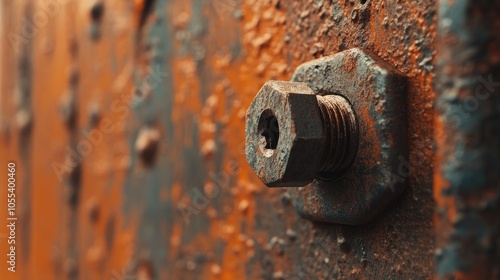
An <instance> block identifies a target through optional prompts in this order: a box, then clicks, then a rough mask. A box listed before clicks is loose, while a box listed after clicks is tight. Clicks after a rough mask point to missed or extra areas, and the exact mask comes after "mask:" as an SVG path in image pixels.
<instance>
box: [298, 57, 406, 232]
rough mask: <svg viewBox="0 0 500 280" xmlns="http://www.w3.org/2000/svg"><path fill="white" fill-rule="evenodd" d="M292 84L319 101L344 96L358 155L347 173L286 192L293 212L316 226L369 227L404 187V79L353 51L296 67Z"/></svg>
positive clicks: (383, 63) (374, 58)
mask: <svg viewBox="0 0 500 280" xmlns="http://www.w3.org/2000/svg"><path fill="white" fill-rule="evenodd" d="M292 81H295V82H305V83H307V84H308V85H309V86H310V87H311V89H312V90H313V91H314V92H316V93H317V94H320V95H325V96H328V95H332V94H339V95H342V96H344V97H345V98H346V99H347V100H348V101H349V102H350V103H351V104H352V107H353V110H354V111H355V112H356V116H357V123H358V127H359V147H358V150H357V155H356V158H355V159H354V163H353V165H352V166H351V167H350V168H349V169H348V171H347V173H346V174H344V176H342V177H341V178H338V179H337V180H334V181H325V180H315V181H314V182H312V183H311V184H310V185H307V186H305V187H303V188H299V189H293V190H290V193H291V194H292V197H293V199H294V205H295V208H296V209H297V211H298V212H299V214H300V215H301V216H302V217H305V218H308V219H311V220H314V221H322V222H330V223H340V224H350V225H355V224H361V223H365V222H367V221H369V220H370V219H372V218H373V217H375V216H376V215H377V214H378V213H380V212H381V211H382V210H383V209H385V208H386V207H387V206H388V205H389V203H391V202H392V201H394V200H395V199H396V198H398V197H399V196H400V195H401V193H402V192H403V191H404V190H405V188H406V185H407V181H406V179H405V178H403V177H402V176H401V175H399V174H400V171H399V170H398V169H400V168H401V164H402V163H401V160H400V158H407V156H408V140H407V110H406V106H407V105H406V90H407V89H406V78H405V77H404V76H403V75H402V74H401V73H399V72H398V71H397V70H395V69H394V68H393V67H392V66H390V65H389V64H387V63H386V62H384V61H383V60H382V59H380V58H378V57H377V56H376V55H374V54H372V53H370V52H368V51H366V50H362V49H351V50H348V51H344V52H341V53H338V54H336V55H333V56H330V57H325V58H321V59H317V60H314V61H311V62H308V63H305V64H303V65H301V66H299V67H298V68H297V70H296V71H295V73H294V75H293V77H292Z"/></svg>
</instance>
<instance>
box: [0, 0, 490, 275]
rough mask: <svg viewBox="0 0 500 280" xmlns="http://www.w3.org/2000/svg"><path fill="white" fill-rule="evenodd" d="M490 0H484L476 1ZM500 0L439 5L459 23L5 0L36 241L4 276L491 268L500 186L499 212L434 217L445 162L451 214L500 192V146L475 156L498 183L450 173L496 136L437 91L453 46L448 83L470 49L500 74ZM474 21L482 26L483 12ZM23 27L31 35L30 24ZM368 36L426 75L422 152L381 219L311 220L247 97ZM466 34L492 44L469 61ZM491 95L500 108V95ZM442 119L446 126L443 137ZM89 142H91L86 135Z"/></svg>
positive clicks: (174, 2)
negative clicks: (261, 171) (277, 167)
mask: <svg viewBox="0 0 500 280" xmlns="http://www.w3.org/2000/svg"><path fill="white" fill-rule="evenodd" d="M476 2H477V3H479V4H477V5H478V6H477V7H479V8H477V9H472V10H469V9H468V8H464V6H463V5H465V7H469V6H472V7H475V6H476V4H474V3H476ZM497 3H498V1H474V2H473V1H445V0H443V1H440V4H439V5H441V6H443V7H445V8H444V9H443V11H442V12H441V13H444V14H446V12H447V11H450V12H451V13H452V14H454V15H456V13H453V9H454V8H457V9H459V12H460V13H459V15H461V16H459V17H457V18H456V19H453V20H452V24H451V25H450V22H449V21H448V22H443V20H442V19H440V20H438V14H437V10H438V5H437V4H436V3H435V1H430V0H424V1H397V0H386V1H376V0H367V1H366V0H360V1H354V0H340V1H321V0H308V1H277V0H245V1H236V0H211V1H201V0H199V1H196V0H170V1H163V0H134V1H132V0H127V1H123V0H108V1H104V2H103V7H95V6H94V8H92V7H93V5H94V1H76V0H39V1H35V0H16V1H8V0H3V2H2V4H3V14H2V15H1V21H2V24H3V26H2V28H3V34H4V38H2V44H3V46H2V48H1V50H2V53H1V57H2V60H1V61H2V65H1V67H2V76H1V79H2V82H1V95H0V106H1V109H0V155H1V162H0V165H1V166H5V165H6V162H7V161H9V160H14V161H15V162H16V163H17V166H18V168H17V169H18V171H17V176H18V181H19V184H18V188H17V193H18V197H19V201H18V209H19V210H18V212H19V227H18V229H17V238H18V240H19V245H18V249H17V250H18V259H17V260H18V272H16V273H15V274H14V276H13V275H12V274H9V273H8V272H7V271H6V270H5V269H4V268H3V267H4V265H5V263H4V261H2V262H1V263H2V269H1V270H0V278H2V279H40V280H45V279H47V280H50V279H127V280H128V279H245V278H247V279H273V278H278V279H279V278H280V277H281V278H285V279H357V278H362V279H427V278H431V277H433V275H435V274H436V272H437V275H440V276H442V277H447V276H450V275H462V276H464V278H467V277H468V278H469V279H475V278H474V274H473V273H474V271H478V272H477V273H478V274H476V276H477V275H480V276H488V274H487V272H485V270H486V269H490V270H489V271H497V272H498V269H499V267H498V266H499V263H500V262H498V248H499V245H498V231H495V230H498V226H493V224H494V223H497V222H498V218H497V217H498V212H499V210H498V207H497V206H498V204H495V203H498V200H496V202H495V201H493V205H497V206H495V207H492V210H491V211H490V212H488V215H489V216H488V217H490V218H488V219H486V218H485V217H483V216H481V219H476V218H477V217H476V216H467V217H466V220H464V222H463V223H460V222H457V221H456V220H454V217H456V216H454V215H451V214H449V215H445V216H442V215H441V214H439V213H441V212H439V213H438V214H439V215H436V216H435V215H434V205H435V204H434V200H433V176H435V177H436V178H437V179H438V180H437V182H436V189H435V191H434V197H435V198H436V201H437V204H438V206H439V207H440V208H439V209H444V211H445V212H446V213H455V214H460V213H469V212H463V210H459V209H462V208H457V207H458V206H457V205H459V204H458V202H459V201H466V202H467V204H466V205H471V206H472V207H473V209H475V207H480V205H482V204H481V203H482V202H483V201H486V200H487V201H489V198H490V197H496V198H498V193H499V191H498V180H497V179H498V178H497V177H498V175H494V174H497V173H494V172H496V171H494V170H495V167H493V166H492V165H488V164H493V163H494V164H497V163H498V154H494V155H493V157H494V159H493V160H492V161H481V162H482V163H485V164H484V165H477V166H475V167H474V168H476V169H479V170H480V169H482V168H484V170H485V172H487V174H490V175H489V176H490V177H487V178H488V179H485V181H482V183H481V184H485V185H488V186H489V188H488V189H487V190H486V189H485V190H483V189H476V188H470V189H469V188H467V190H468V191H469V194H470V193H472V194H475V193H476V191H477V193H478V195H477V196H475V195H469V194H464V195H462V194H461V193H458V195H457V194H454V195H451V196H448V195H443V193H442V192H441V190H442V189H444V188H446V187H447V186H451V187H452V188H454V187H455V186H457V188H460V186H462V185H460V183H457V184H458V185H457V184H456V183H454V182H455V181H453V179H452V178H456V179H457V180H458V181H460V180H461V177H459V176H458V175H456V174H461V172H462V171H464V170H465V171H466V170H469V166H467V165H465V163H466V162H469V159H471V160H474V159H475V158H474V157H469V155H470V156H472V155H474V151H476V150H477V151H489V149H490V148H491V147H497V148H498V145H497V146H494V145H493V143H490V144H491V145H490V144H488V146H483V141H482V140H481V139H475V140H474V141H476V142H473V143H474V144H471V145H472V146H465V147H467V148H469V147H470V148H472V149H471V154H469V153H466V155H464V154H463V153H460V150H457V149H455V148H459V147H463V146H460V145H461V144H460V143H459V142H457V141H459V139H466V140H471V139H472V138H471V137H469V136H470V135H474V133H475V132H476V131H477V130H476V129H473V128H471V129H470V130H468V131H467V133H468V134H467V135H469V136H467V137H466V138H460V137H461V135H462V133H464V131H465V130H463V129H462V128H459V129H457V131H454V130H452V131H449V130H448V128H447V127H444V126H443V125H442V124H441V123H440V122H439V121H438V122H436V124H434V121H435V118H434V108H433V102H434V99H435V95H436V91H435V90H434V88H433V81H434V77H435V76H436V68H435V66H434V65H436V63H437V61H438V57H437V56H436V54H437V53H436V49H437V48H436V47H437V46H439V47H442V50H444V51H441V52H440V55H439V61H440V62H441V63H442V64H443V65H446V64H450V65H451V66H452V67H451V70H449V71H448V72H446V74H443V75H438V76H439V77H440V81H442V82H439V84H444V85H448V82H447V80H448V77H449V78H450V79H452V80H454V81H455V82H458V83H459V82H460V81H461V79H462V78H469V77H471V76H472V75H473V74H474V73H475V72H474V71H475V69H476V68H474V67H472V68H467V67H466V66H464V65H463V64H462V62H464V61H478V62H479V61H487V62H488V63H487V64H485V65H486V66H485V67H482V66H481V65H482V64H481V65H480V64H477V65H476V66H477V67H478V68H477V69H481V73H485V75H486V73H488V71H490V70H491V71H493V72H494V73H496V74H495V75H496V76H494V77H495V78H494V80H495V79H498V73H499V71H498V58H499V55H498V49H499V48H498V37H497V36H498V32H496V31H497V30H498V19H496V18H495V16H494V15H495V13H497V12H498V9H497ZM495 5H496V6H495ZM50 7H52V8H50ZM488 7H490V8H491V9H488ZM101 9H103V10H101ZM488 11H489V12H488ZM491 13H493V15H492V14H491ZM483 14H488V15H489V16H488V17H482V15H483ZM44 15H46V16H45V17H44ZM44 18H46V20H44ZM470 18H474V19H475V20H474V21H473V22H469V21H468V19H470ZM455 20H456V21H455ZM27 21H29V22H30V23H27ZM34 21H36V23H33V22H34ZM438 22H440V23H441V25H443V24H444V25H445V26H446V25H450V26H452V27H453V32H455V35H456V36H459V38H462V37H460V36H465V37H467V36H474V34H476V33H475V32H476V31H477V30H481V29H484V30H489V33H487V34H485V35H484V36H487V41H488V42H489V43H488V44H487V45H484V46H483V47H480V48H479V49H475V48H474V45H475V44H479V43H480V44H483V43H484V42H485V41H484V40H485V39H484V38H482V37H481V38H480V40H479V41H473V42H469V41H467V43H466V44H464V45H459V47H457V48H455V47H454V42H453V41H449V40H447V37H445V38H442V39H440V40H436V38H437V36H436V32H437V23H438ZM472 23H478V24H479V25H477V26H476V25H474V26H475V27H474V28H472V29H467V27H468V26H469V24H472ZM455 24H456V25H455ZM476 27H477V28H476ZM30 28H31V31H30V30H28V29H30ZM463 28H465V31H464V32H462V31H461V30H462V29H463ZM495 32H496V34H497V35H495ZM9 33H13V34H17V35H19V36H21V39H19V38H18V40H17V41H15V42H18V43H12V42H13V41H12V40H10V39H9V38H6V37H5V36H7V35H8V34H9ZM481 35H483V33H481ZM488 36H489V37H488ZM493 37H494V38H495V40H492V39H491V38H493ZM488 38H490V39H488ZM462 39H463V38H462ZM492 42H493V43H492ZM460 46H464V47H463V48H461V47H460ZM353 47H363V48H366V49H368V50H371V51H373V52H374V53H376V54H377V55H379V56H380V57H382V58H383V59H384V60H385V61H387V62H389V63H390V64H392V65H393V66H394V67H395V68H397V69H398V70H399V71H401V72H402V73H404V74H405V75H407V76H408V78H409V91H408V105H409V107H408V111H409V148H410V154H409V158H408V159H403V160H402V164H403V165H404V168H403V169H402V171H401V174H400V175H401V176H403V177H405V178H407V179H408V181H409V188H408V190H407V191H406V192H405V193H404V194H403V197H402V198H401V199H400V200H399V201H397V202H396V203H395V204H394V205H393V206H391V207H390V208H389V209H388V210H387V211H386V212H385V213H383V214H382V215H381V216H380V217H379V218H378V219H376V220H375V221H374V222H372V223H370V224H368V225H364V226H359V227H351V226H336V225H326V224H320V223H311V222H309V221H307V220H303V219H301V218H299V216H298V215H297V214H296V213H295V210H294V209H293V206H292V205H291V203H290V196H289V195H288V194H287V191H286V190H282V189H267V188H266V187H265V186H263V185H262V184H261V183H260V181H259V180H258V178H257V177H256V176H255V175H254V174H253V172H252V171H251V169H250V168H249V166H248V165H247V163H246V162H245V156H244V116H245V111H246V108H247V107H248V105H249V104H250V102H251V100H252V99H253V97H254V95H255V94H256V93H257V91H258V90H259V88H260V87H261V86H262V85H263V84H264V82H265V81H266V80H268V79H276V80H287V79H290V77H291V74H292V73H293V71H294V70H295V68H296V67H297V66H298V65H299V64H301V63H303V62H306V61H308V60H311V59H313V58H317V57H321V56H324V55H329V54H334V53H337V52H339V51H342V50H346V49H349V48H353ZM447 49H450V52H449V53H448V51H447ZM469 50H474V53H475V54H477V55H476V56H473V57H468V58H467V59H466V57H464V59H465V60H464V59H457V60H455V58H456V57H462V56H461V53H462V52H467V51H469ZM483 51H484V52H483ZM481 54H482V55H481ZM490 57H491V59H490ZM472 64H473V65H474V63H472ZM455 66H456V67H455ZM440 69H442V68H441V67H440ZM459 69H464V71H465V72H460V70H459ZM483 71H484V72H483ZM462 74H463V75H462ZM455 75H456V77H455ZM485 77H486V78H487V75H486V76H485ZM469 89H470V88H469ZM496 93H498V90H496ZM497 95H498V94H497ZM439 96H440V100H443V101H444V102H445V103H446V102H452V101H450V100H449V99H447V98H446V96H447V94H446V93H443V94H439ZM491 100H492V101H490V103H489V104H495V105H496V106H497V105H498V100H496V99H494V100H493V99H491ZM445 106H446V105H445ZM492 106H493V105H492ZM485 110H490V109H485ZM492 110H493V111H492ZM495 110H496V111H495ZM481 112H483V111H482V110H481ZM484 112H487V113H488V114H492V115H491V116H495V117H492V120H498V118H499V117H498V106H497V108H496V109H491V110H490V111H484ZM493 112H495V113H493ZM475 113H476V112H473V115H474V114H475ZM481 120H484V118H482V117H481V118H479V119H477V120H476V119H475V120H474V122H473V123H469V124H468V125H470V126H467V128H470V127H474V125H475V124H477V123H478V122H479V121H481ZM493 123H495V122H494V121H493ZM493 123H492V125H493V127H496V126H495V125H494V124H493ZM496 124H498V122H496ZM435 127H437V128H438V129H435ZM464 129H465V128H464ZM440 131H442V132H444V134H445V135H447V137H448V138H439V139H440V141H438V146H437V147H436V146H435V145H434V140H433V137H434V134H435V133H436V135H438V136H439V134H438V133H439V132H440ZM493 131H494V130H493ZM99 132H101V135H102V138H99V137H98V135H99ZM86 135H91V137H92V135H93V136H94V138H92V139H93V141H94V142H95V143H92V142H90V140H89V138H88V137H87V136H86ZM492 135H493V136H492V137H493V138H491V139H497V138H496V137H498V133H495V132H494V133H493V134H492ZM455 136H456V137H458V138H455ZM98 140H99V141H98ZM471 141H472V140H471ZM82 143H90V145H87V144H82ZM497 143H498V142H497ZM83 146H85V147H83ZM89 147H90V152H88V153H87V155H86V156H84V157H80V158H79V157H78V156H76V157H75V155H74V153H73V152H71V151H75V150H77V149H78V148H80V149H85V148H87V150H86V151H89ZM476 147H477V149H476ZM483 148H484V149H483ZM436 149H437V151H438V155H439V156H440V157H439V158H438V163H439V165H438V166H437V169H436V170H437V171H435V172H434V173H433V167H434V166H433V158H434V155H435V151H436ZM450 149H451V150H450ZM453 149H455V150H453ZM452 150H453V152H451V151H452ZM448 151H450V152H448ZM496 152H498V150H496ZM462 155H464V156H467V157H465V158H460V161H458V165H456V164H454V160H455V159H457V157H459V156H462ZM486 163H488V164H486ZM54 166H56V167H54ZM496 166H498V165H496ZM61 168H62V169H61ZM55 169H57V170H59V172H56V171H55ZM446 170H447V172H448V171H449V172H451V173H446V174H445V173H442V172H444V171H446ZM455 173H456V174H455ZM58 174H61V175H62V177H58ZM450 174H451V175H450ZM465 174H467V172H466V173H465ZM448 175H450V176H451V177H448ZM5 176H6V171H5V172H0V181H1V182H5V181H6V177H5ZM457 176H458V177H457ZM495 176H497V177H495ZM468 178H479V177H476V176H475V175H474V174H470V177H466V178H462V179H468ZM495 178H496V179H495ZM471 180H472V179H471ZM495 180H496V181H495ZM466 182H467V186H472V185H475V184H476V182H475V181H474V180H472V181H466ZM5 195H6V188H4V187H2V188H0V197H5ZM193 197H194V198H193ZM0 205H2V208H3V205H4V204H3V198H2V203H1V204H0ZM460 205H461V204H460ZM473 213H475V212H474V211H473ZM495 215H496V216H495ZM495 217H496V218H495ZM5 218H6V212H5V211H4V209H1V210H0V221H4V220H5ZM495 219H496V220H495ZM476 220H477V221H481V224H482V225H485V226H486V227H487V228H488V231H487V232H488V233H491V234H490V235H488V238H485V239H484V240H486V241H484V242H486V243H484V244H486V245H484V244H483V243H481V244H482V245H481V246H483V245H484V246H483V247H478V244H477V242H483V241H477V240H476V239H473V240H476V241H474V242H469V243H468V242H467V240H468V239H467V236H470V235H469V233H471V232H470V230H472V234H475V233H477V232H475V231H474V230H473V229H474V228H475V226H474V225H475V224H474V223H473V222H474V221H476ZM471 221H472V225H471V224H470V223H469V222H471ZM495 221H496V222H495ZM434 224H436V227H437V230H438V231H437V232H438V234H436V231H435V230H434ZM490 225H491V229H492V230H491V231H490ZM463 227H465V228H466V230H465V231H463V230H461V228H463ZM453 232H455V233H456V234H453ZM0 234H3V235H0V249H1V255H2V256H4V253H3V252H4V251H6V250H4V248H5V239H3V237H5V234H4V231H3V230H0ZM436 235H437V236H438V244H439V246H440V247H439V248H438V247H436V244H435V236H436ZM450 236H452V238H451V240H450ZM481 240H483V239H481ZM488 242H489V243H488ZM465 243H467V244H468V245H469V246H470V247H467V248H469V250H468V251H470V252H474V253H476V255H477V256H483V255H484V256H485V258H484V259H483V258H472V259H471V258H467V259H465V258H463V262H466V263H467V264H469V263H471V264H473V265H471V266H467V265H465V266H463V265H462V262H461V261H462V256H463V255H462V254H458V253H456V251H453V250H454V249H453V248H457V247H460V246H462V245H463V244H465ZM448 244H451V245H450V246H451V247H446V246H448ZM453 244H454V245H453ZM495 244H496V245H495ZM490 245H491V246H490ZM453 246H455V247H453ZM441 247H443V248H445V249H440V248H441ZM436 248H438V258H437V259H438V261H437V262H435V257H434V252H435V250H436ZM475 248H482V249H480V250H479V249H478V250H475ZM485 248H493V249H491V250H493V251H494V252H493V253H492V254H491V255H488V254H490V252H489V251H488V253H486V252H485V250H483V249H485ZM454 253H455V254H454ZM473 256H474V255H472V257H473ZM2 259H3V257H2ZM483 260H485V261H487V262H485V263H484V264H488V268H485V267H483V266H481V263H480V262H481V261H483ZM495 261H496V262H495ZM436 263H437V266H436ZM467 269H472V272H471V271H469V272H470V273H469V272H467V271H465V272H463V273H461V271H464V270H467ZM435 271H436V272H435ZM491 275H493V274H490V276H491ZM294 277H295V278H294ZM450 277H451V276H450Z"/></svg>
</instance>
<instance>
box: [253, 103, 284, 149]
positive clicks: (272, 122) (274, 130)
mask: <svg viewBox="0 0 500 280" xmlns="http://www.w3.org/2000/svg"><path fill="white" fill-rule="evenodd" d="M258 133H259V136H260V138H261V141H260V145H259V146H260V147H261V150H262V152H263V153H264V155H265V156H267V157H270V156H272V155H273V153H274V150H276V148H277V146H278V140H279V137H280V128H279V124H278V119H277V118H276V116H275V115H274V113H273V112H272V111H271V110H270V109H267V110H264V112H262V114H261V115H260V118H259V124H258Z"/></svg>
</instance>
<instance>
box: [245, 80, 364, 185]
mask: <svg viewBox="0 0 500 280" xmlns="http://www.w3.org/2000/svg"><path fill="white" fill-rule="evenodd" d="M357 148H358V126H357V121H356V116H355V113H354V111H353V110H352V108H351V105H350V103H349V101H347V100H346V99H345V98H344V97H342V96H340V95H325V96H321V95H315V93H314V92H313V91H312V89H311V88H310V87H309V86H308V85H307V84H306V83H296V82H282V81H269V82H267V83H266V84H264V86H263V87H262V89H261V90H260V91H259V93H258V94H257V96H256V97H255V99H254V100H253V102H252V104H251V105H250V107H249V108H248V111H247V119H246V158H247V161H248V163H249V164H250V166H251V167H252V169H253V170H254V172H255V173H256V174H257V175H258V176H259V178H260V179H261V180H262V182H264V184H266V186H268V187H302V186H305V185H307V184H309V183H311V182H312V181H313V180H314V179H315V178H316V179H320V180H334V179H337V178H340V177H341V176H342V175H343V174H344V173H345V172H346V171H347V170H348V169H349V167H350V166H351V164H352V163H353V161H354V158H355V156H356V151H357Z"/></svg>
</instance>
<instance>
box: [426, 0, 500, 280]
mask: <svg viewBox="0 0 500 280" xmlns="http://www.w3.org/2000/svg"><path fill="white" fill-rule="evenodd" d="M439 8H440V10H439V21H438V27H439V30H438V34H439V36H438V40H437V43H438V44H437V46H438V56H437V57H438V60H437V66H438V68H437V76H436V89H437V96H436V112H437V116H438V118H437V123H436V132H435V134H436V139H437V140H438V141H437V144H438V145H437V146H438V150H437V151H438V152H437V166H436V167H437V168H436V169H435V175H434V177H435V178H436V180H435V183H434V188H435V190H434V195H435V198H436V203H437V210H436V220H437V223H436V228H437V231H436V232H437V249H436V256H437V263H436V267H437V275H438V277H439V278H442V279H499V278H500V246H499V244H500V219H499V213H500V172H499V170H500V169H499V167H500V33H499V32H498V28H500V19H499V18H498V15H499V13H500V1H440V2H439Z"/></svg>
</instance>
